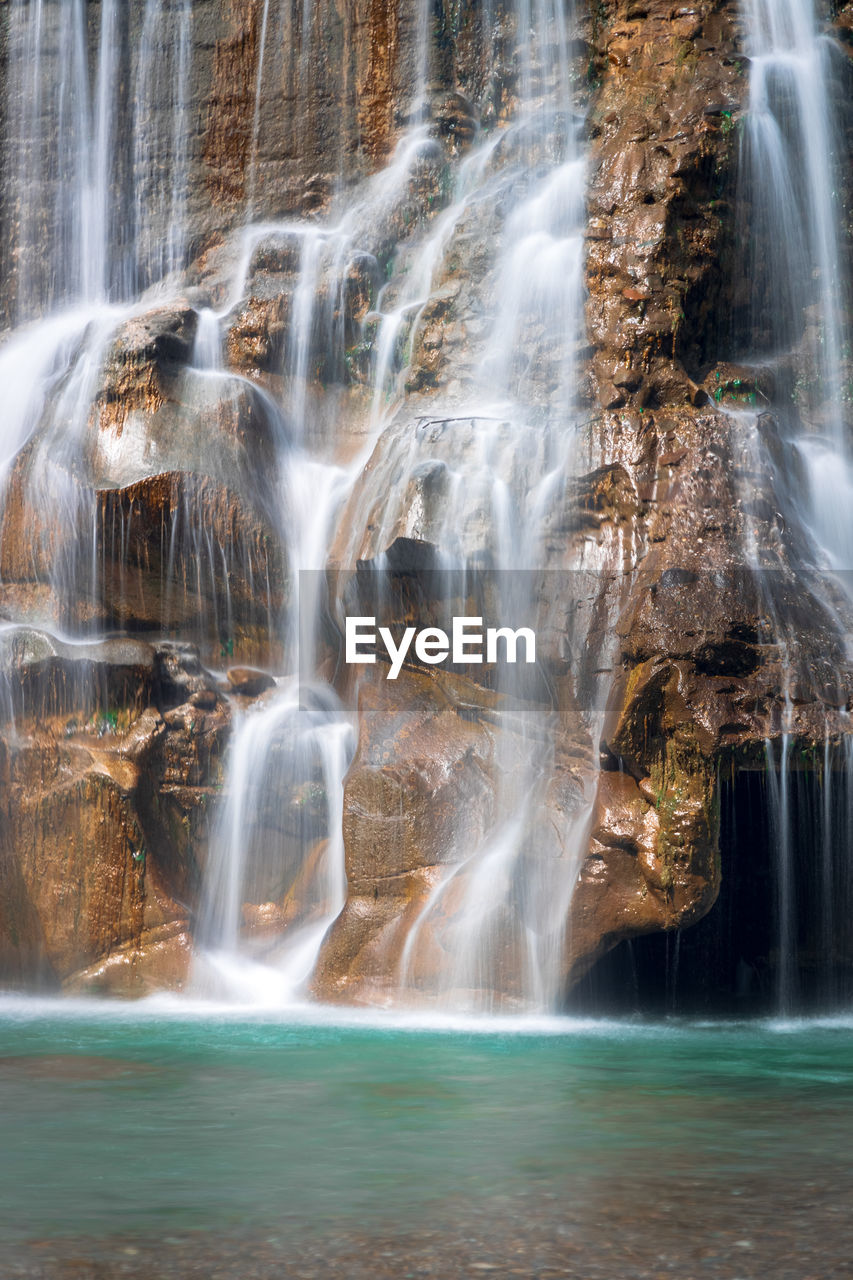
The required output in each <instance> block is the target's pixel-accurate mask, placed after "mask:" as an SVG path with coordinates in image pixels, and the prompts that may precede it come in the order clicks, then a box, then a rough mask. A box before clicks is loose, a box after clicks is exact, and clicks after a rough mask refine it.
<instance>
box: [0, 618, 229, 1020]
mask: <svg viewBox="0 0 853 1280" xmlns="http://www.w3.org/2000/svg"><path fill="white" fill-rule="evenodd" d="M2 644H3V674H2V679H3V684H4V687H5V689H6V691H7V693H8V699H7V705H6V706H5V709H4V715H3V727H2V736H0V759H2V779H3V823H2V833H3V834H2V841H3V884H2V889H0V917H2V919H3V921H4V929H3V973H4V981H5V982H6V983H12V984H13V985H15V986H18V985H20V986H28V987H29V986H31V985H32V984H33V982H34V981H35V982H37V983H38V985H39V986H40V987H42V988H44V989H52V988H55V987H61V988H62V989H63V990H65V991H93V992H95V991H97V992H111V993H117V994H124V995H139V994H143V993H145V992H146V991H150V990H156V989H159V988H162V987H177V988H180V987H182V986H183V985H184V983H185V981H186V977H187V971H188V965H189V959H190V933H191V928H190V926H191V914H192V904H193V903H194V902H195V901H196V899H197V896H198V886H199V878H200V872H201V866H200V861H199V860H200V857H201V856H202V852H203V849H204V847H205V844H206V840H207V835H208V830H209V826H210V823H211V820H212V817H213V813H214V810H215V806H216V803H217V796H218V793H219V790H220V788H221V778H222V774H221V766H222V756H223V751H224V744H225V742H226V740H227V736H228V729H229V722H230V716H229V711H228V706H227V703H226V702H225V701H224V700H223V699H222V697H221V695H220V694H219V693H218V691H217V689H216V685H215V682H214V681H212V679H211V677H210V676H209V674H208V673H207V672H205V671H204V670H203V669H202V668H201V666H200V665H199V662H198V657H197V655H196V654H195V652H194V651H193V650H192V649H190V648H189V647H188V646H174V645H170V644H168V643H159V644H157V645H153V646H152V645H149V644H146V643H144V642H142V641H139V640H122V639H114V640H107V641H104V642H101V643H99V644H92V645H89V646H81V645H62V644H60V643H59V642H58V641H55V640H53V639H51V638H50V637H49V636H47V635H45V634H44V633H41V632H37V631H33V630H29V629H26V628H13V629H11V630H8V631H4V632H3V635H2Z"/></svg>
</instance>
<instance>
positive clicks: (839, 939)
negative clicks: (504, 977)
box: [569, 754, 853, 1016]
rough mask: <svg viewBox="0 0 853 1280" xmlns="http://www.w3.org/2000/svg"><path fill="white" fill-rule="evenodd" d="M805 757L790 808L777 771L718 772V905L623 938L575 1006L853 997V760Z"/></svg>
mask: <svg viewBox="0 0 853 1280" xmlns="http://www.w3.org/2000/svg"><path fill="white" fill-rule="evenodd" d="M797 763H798V764H799V765H800V766H801V767H798V768H791V769H789V772H788V777H787V803H786V804H784V806H782V805H781V804H780V803H779V799H780V786H779V783H780V778H779V775H778V774H776V775H775V776H772V777H770V778H769V777H768V775H767V774H766V773H764V772H762V771H759V770H743V771H740V772H737V773H734V774H733V775H732V776H730V777H729V778H727V779H721V781H720V871H721V884H720V893H719V897H718V898H717V901H716V902H715V904H714V906H713V907H712V908H711V910H710V911H709V912H708V914H707V915H706V916H705V917H704V918H703V919H702V920H700V921H699V922H698V923H697V924H695V925H693V926H692V927H689V928H685V929H682V930H678V931H673V932H671V933H657V934H649V935H646V936H645V937H640V938H633V939H629V940H625V941H623V942H621V943H619V944H618V945H617V946H616V947H615V948H614V949H613V950H612V951H610V952H609V953H608V954H607V955H606V956H604V957H602V959H601V960H599V961H598V963H597V964H596V965H594V966H593V968H592V969H591V970H590V972H589V973H588V974H587V975H586V977H585V978H584V979H583V980H582V982H581V983H580V984H579V986H578V988H577V989H576V990H575V991H574V992H573V993H572V995H571V997H570V1000H569V1011H570V1012H572V1013H585V1014H613V1015H625V1014H631V1013H639V1014H648V1015H650V1016H660V1015H663V1014H688V1015H702V1014H718V1015H725V1016H747V1015H748V1016H758V1015H762V1014H774V1013H777V1012H780V1011H784V1012H790V1013H797V1012H804V1011H806V1010H807V1011H808V1012H810V1013H815V1012H817V1011H820V1010H831V1009H833V1008H837V1007H840V1006H843V1005H845V1004H847V1005H849V1003H850V1001H851V999H853V922H851V903H853V869H851V866H850V859H849V853H850V851H851V849H853V806H851V799H853V777H851V767H850V762H849V760H848V759H847V757H846V755H844V756H843V757H842V756H841V755H840V754H839V755H838V756H837V757H836V758H834V759H833V760H832V762H831V765H830V771H829V772H828V773H827V772H826V771H825V768H824V762H823V761H822V760H818V759H817V758H816V757H814V756H812V757H811V758H806V756H805V754H803V756H802V758H801V759H800V760H799V761H798V762H797ZM827 779H828V784H827ZM827 785H828V790H827ZM781 794H782V798H783V799H784V798H785V796H784V791H783V792H782V793H781ZM786 850H787V853H786ZM786 866H787V876H786ZM786 881H787V885H788V889H787V892H786V890H785V884H786ZM785 939H787V943H788V946H787V954H786V947H785V941H784V940H785ZM786 987H787V994H786V993H785V988H786Z"/></svg>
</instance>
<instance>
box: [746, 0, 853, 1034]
mask: <svg viewBox="0 0 853 1280" xmlns="http://www.w3.org/2000/svg"><path fill="white" fill-rule="evenodd" d="M742 16H743V23H744V29H745V36H746V49H747V52H748V54H749V77H750V79H749V99H748V105H747V112H746V116H745V119H744V121H743V126H744V127H743V134H742V147H741V192H740V208H741V210H742V213H744V214H745V215H746V218H747V227H748V236H747V239H746V244H747V258H746V262H745V270H746V273H747V279H748V280H749V281H750V285H751V307H750V309H749V312H748V320H747V335H746V338H745V342H746V344H747V345H748V347H749V348H750V358H751V359H752V360H753V361H754V362H756V363H758V364H761V363H762V362H763V363H765V364H768V363H769V365H770V367H771V368H772V369H773V371H774V376H775V381H776V386H777V389H778V392H779V393H780V394H778V395H777V400H776V402H775V403H774V406H773V409H774V414H775V416H776V419H777V421H778V423H779V426H780V428H781V432H782V435H783V440H784V446H783V447H784V450H785V452H784V462H780V459H779V455H778V453H777V454H776V455H775V461H771V460H770V458H768V456H767V454H766V451H765V446H764V443H763V440H762V438H761V435H760V433H759V432H755V433H754V435H753V444H752V451H753V456H754V459H755V462H756V464H757V465H758V466H759V467H760V468H761V470H762V472H763V473H770V474H772V475H773V477H774V483H775V487H776V492H777V494H778V500H779V502H780V504H782V507H783V511H784V517H785V521H786V525H787V529H788V531H789V536H790V537H792V538H793V539H794V540H795V542H796V543H797V545H798V547H799V556H800V564H801V567H803V568H816V569H817V570H819V571H824V572H826V573H832V578H831V579H830V578H828V577H827V578H826V579H825V581H824V583H823V585H821V584H820V583H819V582H818V583H817V584H815V582H814V580H813V579H812V577H811V576H810V577H809V583H808V585H810V586H811V587H812V589H813V590H815V591H816V592H817V595H818V596H819V597H820V598H821V599H823V600H825V601H826V602H827V607H828V608H829V609H830V611H831V612H833V611H834V610H835V608H836V603H835V599H834V597H833V591H837V590H838V588H839V587H840V588H841V592H842V594H847V593H848V582H847V578H848V576H849V575H847V574H845V573H843V572H841V573H839V572H838V571H843V570H848V569H850V568H851V566H852V565H853V523H851V520H850V510H851V506H850V500H849V499H850V494H851V493H853V473H851V451H850V423H849V413H848V399H849V397H848V395H847V393H846V388H847V386H848V380H849V360H850V343H849V332H848V322H847V315H848V302H849V299H848V295H847V289H846V284H845V280H846V271H845V266H844V262H843V257H842V251H841V245H840V239H839V230H838V228H839V226H840V223H841V208H840V205H839V200H838V190H839V188H840V181H839V179H840V173H841V169H840V165H841V148H840V135H839V122H838V116H837V105H838V99H839V88H838V79H837V76H836V66H837V61H836V60H837V59H839V58H840V54H839V51H838V49H837V48H836V46H835V44H834V43H833V41H832V40H831V39H830V38H829V36H827V35H825V34H824V33H823V32H822V30H821V28H820V25H819V21H818V14H817V13H816V11H815V5H814V3H813V0H744V3H743V5H742ZM754 421H755V419H754V418H750V419H749V424H750V425H753V424H754ZM745 499H746V501H747V502H748V501H749V495H748V494H745ZM748 550H749V554H750V556H751V559H752V561H753V563H754V565H755V567H756V568H757V569H759V570H760V571H762V570H765V569H768V568H774V567H775V566H777V565H778V563H779V561H778V559H777V554H778V551H777V549H775V548H773V547H769V548H762V547H759V546H757V545H752V546H750V547H749V548H748ZM761 576H762V575H761V573H759V578H761ZM771 579H772V575H771ZM772 594H773V592H772V582H771V590H770V593H769V597H768V601H767V610H768V614H769V616H771V617H773V618H774V625H775V628H776V632H777V637H778V640H779V643H780V644H781V646H782V648H783V650H786V649H787V646H788V645H789V644H790V643H792V642H795V639H796V637H795V635H793V634H792V633H790V631H789V630H788V628H787V627H786V624H785V622H784V620H783V619H779V618H778V617H776V615H775V608H774V603H773V599H772ZM840 626H841V629H842V630H843V629H844V625H843V623H841V624H840ZM786 679H787V681H788V686H789V687H788V689H786V705H787V708H788V711H787V722H786V724H785V725H784V726H783V733H782V736H781V745H780V746H778V747H776V748H775V749H774V747H773V746H772V744H770V743H768V744H767V768H768V776H769V786H768V802H769V808H770V823H771V830H772V833H773V842H774V846H775V871H774V875H775V881H776V921H777V925H776V927H777V949H776V950H777V956H778V961H777V964H776V999H777V1004H778V1007H779V1008H780V1009H781V1010H782V1011H784V1012H789V1011H791V1010H792V1009H793V1008H794V1007H796V1005H797V1002H798V996H799V993H798V990H797V987H798V976H797V953H798V947H799V945H800V943H799V941H798V939H799V938H800V935H805V932H806V929H807V924H806V917H807V908H806V905H805V904H804V903H803V902H802V901H800V900H799V899H798V890H797V880H796V845H797V836H798V834H799V836H800V837H801V838H805V839H806V840H807V841H809V842H810V841H811V840H814V841H816V843H817V844H818V845H819V846H820V847H822V848H823V850H824V853H823V858H824V867H823V872H822V874H821V877H820V878H819V881H820V888H819V893H820V895H822V902H823V905H822V906H821V907H820V909H819V911H818V912H817V914H818V915H819V916H820V918H821V920H822V925H821V927H820V930H819V932H820V934H821V938H822V941H821V943H820V946H819V950H820V952H821V954H822V955H823V956H824V961H823V962H822V966H818V967H822V969H823V979H822V982H821V983H820V984H819V985H818V996H819V998H821V999H824V1000H826V999H830V998H832V995H833V987H834V977H833V974H832V972H831V970H832V965H831V961H830V960H829V959H828V957H830V956H831V954H832V951H833V946H834V943H833V938H832V935H833V927H832V924H831V920H832V916H833V897H834V895H836V893H837V883H838V882H840V881H839V873H838V872H837V871H836V870H834V869H833V866H832V857H831V855H830V854H829V852H828V848H829V846H828V841H829V839H830V837H829V831H830V830H831V828H832V826H833V822H834V821H835V824H836V825H837V819H833V818H832V817H831V816H830V815H832V814H833V813H835V812H836V811H837V807H838V805H837V800H836V798H835V791H836V790H838V792H839V794H844V795H845V796H846V795H849V792H850V780H849V778H847V777H846V776H845V775H846V763H845V761H846V753H844V752H843V751H840V752H838V754H837V755H836V752H835V750H834V749H833V750H830V746H829V743H828V742H827V748H826V752H825V760H824V766H823V781H822V786H823V788H824V792H825V800H824V804H823V809H822V813H823V817H822V819H821V821H822V831H823V834H822V835H821V833H820V831H818V829H817V828H818V827H819V826H820V825H821V824H820V823H817V826H815V827H814V828H813V829H810V830H809V831H808V834H807V835H805V834H804V833H805V832H806V827H805V826H804V825H803V824H802V822H800V821H799V819H798V818H797V817H796V814H795V806H794V802H793V799H792V797H793V796H794V794H795V792H796V791H797V790H798V789H801V788H800V784H799V783H798V782H797V781H796V775H795V774H794V772H793V757H794V754H795V752H794V744H793V737H792V711H793V705H792V699H791V694H790V686H791V685H792V684H793V683H794V682H795V676H794V674H793V673H792V672H790V671H788V674H787V676H786ZM830 764H832V765H833V766H834V767H830ZM839 769H840V770H841V773H840V774H839V773H838V770H839ZM800 808H801V809H802V805H800ZM798 822H799V827H798V826H797V824H798ZM811 934H812V935H813V934H814V930H811Z"/></svg>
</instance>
